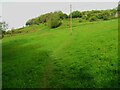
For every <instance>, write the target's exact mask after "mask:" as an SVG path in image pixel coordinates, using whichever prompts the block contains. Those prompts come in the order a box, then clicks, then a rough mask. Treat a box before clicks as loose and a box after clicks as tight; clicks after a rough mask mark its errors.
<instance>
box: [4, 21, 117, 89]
mask: <svg viewBox="0 0 120 90" xmlns="http://www.w3.org/2000/svg"><path fill="white" fill-rule="evenodd" d="M23 30H31V32H28V33H22V34H16V35H13V36H11V37H9V36H6V37H5V38H4V39H3V43H2V48H3V57H2V58H3V62H2V63H3V88H17V87H18V88H89V87H91V88H92V87H96V88H102V87H117V86H118V73H117V72H118V54H117V53H118V21H117V19H114V20H109V21H99V22H91V23H90V22H85V23H79V21H78V20H73V33H72V35H70V30H69V21H68V20H65V21H63V24H62V26H60V27H58V28H56V29H48V28H47V27H45V26H44V25H39V26H30V27H26V28H24V29H23Z"/></svg>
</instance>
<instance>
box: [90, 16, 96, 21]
mask: <svg viewBox="0 0 120 90" xmlns="http://www.w3.org/2000/svg"><path fill="white" fill-rule="evenodd" d="M89 21H90V22H93V21H97V18H96V17H95V16H92V17H90V18H89Z"/></svg>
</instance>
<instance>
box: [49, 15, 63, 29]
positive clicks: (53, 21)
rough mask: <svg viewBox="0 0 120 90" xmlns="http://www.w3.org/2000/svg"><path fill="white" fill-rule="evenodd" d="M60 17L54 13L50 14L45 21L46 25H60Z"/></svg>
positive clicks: (52, 26) (50, 26) (51, 26)
mask: <svg viewBox="0 0 120 90" xmlns="http://www.w3.org/2000/svg"><path fill="white" fill-rule="evenodd" d="M61 24H62V23H61V20H60V17H59V16H58V15H57V14H56V15H55V14H54V15H52V17H51V18H50V19H49V20H48V21H47V26H48V27H49V28H57V27H59V26H60V25H61Z"/></svg>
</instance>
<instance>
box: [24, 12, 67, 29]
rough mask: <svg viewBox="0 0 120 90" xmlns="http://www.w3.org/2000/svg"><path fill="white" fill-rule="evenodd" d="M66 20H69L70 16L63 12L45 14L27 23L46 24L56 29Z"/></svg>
mask: <svg viewBox="0 0 120 90" xmlns="http://www.w3.org/2000/svg"><path fill="white" fill-rule="evenodd" d="M65 18H68V15H67V14H65V13H63V12H61V11H55V12H50V13H46V14H43V15H41V16H39V17H36V18H33V19H30V20H28V21H27V22H26V25H34V24H37V25H39V24H45V25H47V26H48V27H50V28H56V27H58V26H60V25H61V21H60V20H63V19H65Z"/></svg>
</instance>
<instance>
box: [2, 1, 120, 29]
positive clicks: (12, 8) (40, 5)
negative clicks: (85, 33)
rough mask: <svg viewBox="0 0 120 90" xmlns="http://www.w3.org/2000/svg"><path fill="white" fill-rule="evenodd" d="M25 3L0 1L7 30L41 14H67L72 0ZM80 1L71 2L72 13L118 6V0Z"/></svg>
mask: <svg viewBox="0 0 120 90" xmlns="http://www.w3.org/2000/svg"><path fill="white" fill-rule="evenodd" d="M15 1H16V2H15ZM25 1H26V2H25ZM27 1H28V0H24V2H23V1H22V0H21V1H20V0H11V1H9V0H4V1H3V0H2V1H1V3H0V16H2V19H3V20H5V21H6V22H7V23H8V24H9V29H10V28H12V27H13V28H19V27H22V26H24V25H25V23H26V21H27V20H28V19H31V18H33V17H36V16H39V15H41V14H43V13H47V12H51V11H57V10H61V11H63V12H65V13H67V14H68V13H69V4H70V1H73V0H69V2H67V0H61V2H60V0H58V1H59V2H48V0H44V2H40V1H39V2H35V1H36V0H34V2H33V0H29V2H27ZM45 1H46V2H45ZM52 1H54V0H52ZM63 1H64V2H63ZM74 1H77V0H74ZM80 1H81V0H79V2H71V4H72V7H73V11H74V10H80V11H83V10H93V9H94V10H95V9H112V8H115V7H117V4H118V0H104V2H103V0H99V1H98V0H92V2H90V0H84V2H80ZM82 1H83V0H82ZM88 1H89V2H88ZM1 8H2V9H1Z"/></svg>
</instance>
